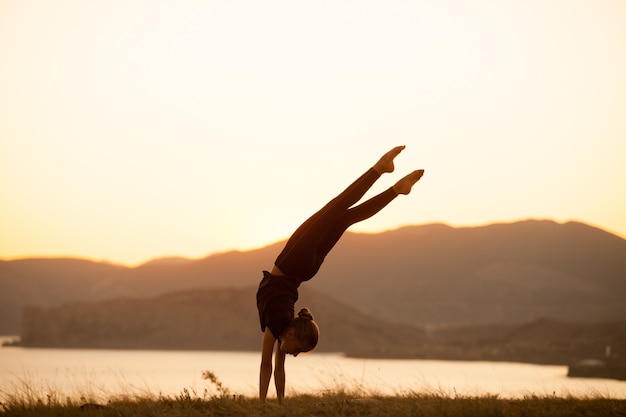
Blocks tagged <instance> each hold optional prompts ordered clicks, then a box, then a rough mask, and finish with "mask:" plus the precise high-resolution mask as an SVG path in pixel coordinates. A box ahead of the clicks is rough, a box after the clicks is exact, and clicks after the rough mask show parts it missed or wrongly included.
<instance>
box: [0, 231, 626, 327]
mask: <svg viewBox="0 0 626 417" xmlns="http://www.w3.org/2000/svg"><path fill="white" fill-rule="evenodd" d="M282 245H283V242H279V243H276V244H274V245H270V246H267V247H264V248H260V249H257V250H252V251H247V252H237V251H233V252H227V253H222V254H215V255H211V256H208V257H206V258H203V259H198V260H184V259H166V260H160V261H159V260H157V261H153V262H149V263H147V264H144V265H142V266H139V267H137V268H127V267H123V266H118V265H111V264H104V263H96V262H90V261H86V260H77V259H26V260H18V261H2V262H0V334H2V333H4V334H19V333H20V329H21V318H22V311H23V309H24V307H26V306H32V307H40V308H41V307H54V306H61V305H63V304H66V303H75V302H85V303H87V302H94V301H104V300H114V299H120V298H146V297H154V296H158V295H160V294H166V293H171V292H180V291H184V290H192V289H219V288H234V289H245V288H253V287H255V286H256V285H258V281H259V280H260V278H261V270H263V269H269V268H270V267H271V265H272V263H273V260H274V259H275V257H276V255H277V254H278V252H279V251H280V249H281V248H282ZM302 288H303V290H306V289H311V290H314V291H315V292H316V293H319V294H327V295H329V296H331V297H332V298H334V299H337V300H338V301H340V302H341V303H343V304H345V305H346V306H349V307H351V308H354V309H356V310H358V311H360V312H362V313H364V314H367V315H368V316H370V317H377V318H378V319H381V320H384V321H387V322H397V323H404V324H408V325H418V326H422V325H450V324H463V323H466V324H487V323H522V322H530V321H534V320H536V319H539V318H542V317H551V318H554V319H557V320H566V321H578V320H585V321H606V320H626V241H625V240H624V239H621V238H619V237H617V236H615V235H612V234H610V233H607V232H605V231H602V230H600V229H597V228H594V227H591V226H588V225H585V224H582V223H576V222H569V223H565V224H558V223H555V222H552V221H538V220H528V221H522V222H516V223H509V224H493V225H488V226H482V227H464V228H453V227H449V226H446V225H442V224H432V225H424V226H407V227H403V228H400V229H397V230H392V231H388V232H384V233H378V234H356V233H347V234H346V235H345V236H344V237H343V238H342V240H341V241H340V242H339V243H338V245H337V247H336V248H335V249H334V250H333V251H332V252H331V254H330V255H329V256H328V258H327V260H326V262H325V264H324V265H323V266H322V269H321V270H320V272H319V274H318V275H317V276H316V277H315V278H314V279H313V280H311V281H310V282H307V283H305V284H303V286H302ZM112 302H113V301H112ZM249 302H250V303H251V305H249V306H248V308H252V309H254V308H255V306H254V300H253V299H252V300H250V301H249ZM314 313H315V311H314Z"/></svg>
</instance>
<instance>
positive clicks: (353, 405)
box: [0, 392, 626, 417]
mask: <svg viewBox="0 0 626 417" xmlns="http://www.w3.org/2000/svg"><path fill="white" fill-rule="evenodd" d="M0 415H1V416H25V417H26V416H28V417H36V416H41V417H47V416H81V417H83V416H116V417H117V416H126V417H135V416H136V417H140V416H141V417H149V416H163V417H183V416H185V417H194V416H198V417H199V416H203V417H207V416H262V417H272V416H276V417H278V416H284V417H287V416H293V417H304V416H329V417H331V416H332V417H342V416H379V417H383V416H384V417H386V416H397V417H402V416H421V417H430V416H432V417H435V416H437V417H442V416H468V417H472V416H476V417H489V416H520V417H521V416H534V417H537V416H563V417H565V416H567V417H571V416H601V417H610V416H626V401H624V400H612V399H606V398H588V399H574V398H538V397H532V398H525V399H517V400H510V399H498V398H496V397H473V398H469V397H466V398H450V397H442V396H433V395H419V394H415V395H405V396H393V397H383V396H380V397H379V396H369V397H360V396H356V395H350V394H346V393H340V392H338V393H330V394H325V395H320V396H309V395H299V396H295V397H291V398H288V399H287V400H286V401H285V404H283V405H278V404H276V403H272V402H270V403H269V404H267V405H265V406H261V405H260V404H259V403H258V400H256V399H254V398H232V397H212V398H200V397H196V396H194V395H190V394H189V393H187V392H185V393H183V394H181V395H180V396H177V397H175V398H167V397H157V398H126V399H124V398H117V399H111V400H109V401H108V402H107V403H106V404H104V405H96V404H89V403H83V402H82V401H73V400H71V399H65V400H63V401H58V400H56V399H54V398H52V399H49V400H48V402H47V403H46V402H44V401H41V402H35V403H29V402H23V401H13V402H11V401H9V402H7V403H4V404H3V405H2V410H1V411H0Z"/></svg>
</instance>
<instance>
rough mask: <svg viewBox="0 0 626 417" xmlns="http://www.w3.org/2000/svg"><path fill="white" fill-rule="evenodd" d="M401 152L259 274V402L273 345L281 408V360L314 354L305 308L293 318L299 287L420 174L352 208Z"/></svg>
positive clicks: (313, 327)
mask: <svg viewBox="0 0 626 417" xmlns="http://www.w3.org/2000/svg"><path fill="white" fill-rule="evenodd" d="M403 149H404V146H397V147H395V148H393V149H392V150H390V151H389V152H387V153H386V154H385V155H383V156H382V158H380V160H379V161H378V162H377V163H376V164H374V166H373V167H372V168H370V169H369V170H367V172H365V173H364V174H363V175H361V177H359V178H358V179H357V180H356V181H355V182H353V183H352V184H351V185H350V186H349V187H348V188H346V189H345V190H344V191H343V192H342V193H341V194H339V195H338V196H337V197H335V198H334V199H333V200H331V201H330V202H329V203H328V204H326V205H325V206H324V207H323V208H322V209H321V210H320V211H318V212H317V213H315V214H314V215H313V216H311V217H310V218H309V219H308V220H306V221H305V222H304V223H303V224H302V225H301V226H300V227H299V228H298V229H297V230H296V231H295V232H294V234H293V235H292V236H291V237H290V238H289V240H288V241H287V243H286V245H285V248H284V249H283V251H282V252H281V253H280V254H279V255H278V257H277V258H276V261H275V262H274V266H273V268H272V271H271V272H268V271H263V279H262V280H261V283H260V284H259V289H258V291H257V307H258V309H259V318H260V320H261V330H262V331H263V332H264V334H263V345H262V352H261V371H260V377H259V397H260V400H261V402H262V403H265V400H266V397H267V391H268V388H269V383H270V380H271V378H272V354H273V353H274V347H275V345H276V341H278V349H276V353H275V355H274V356H275V357H274V384H275V385H276V393H277V396H278V402H279V403H282V401H283V398H284V396H285V366H284V365H285V355H286V354H290V355H293V356H298V354H299V353H301V352H308V351H310V350H313V348H315V346H316V345H317V341H318V339H319V328H318V327H317V324H316V323H315V321H313V315H312V314H311V312H310V311H309V309H307V308H303V309H301V310H300V312H299V313H298V317H295V318H294V312H295V302H296V301H297V299H298V287H299V286H300V284H301V283H302V282H304V281H308V280H310V279H311V278H313V276H314V275H315V274H316V273H317V271H318V270H319V268H320V266H321V265H322V262H323V261H324V258H325V257H326V255H327V254H328V252H330V250H331V249H332V248H333V246H335V244H336V243H337V241H338V240H339V238H340V237H341V235H342V234H343V233H344V232H345V231H346V229H348V227H350V226H351V225H353V224H354V223H357V222H360V221H362V220H365V219H367V218H369V217H371V216H373V215H374V214H376V213H378V212H379V211H380V210H381V209H382V208H383V207H385V206H386V205H387V204H389V203H390V202H391V201H392V200H393V199H394V198H396V197H397V196H398V194H409V192H410V191H411V187H412V186H413V184H415V183H416V182H417V181H418V180H419V179H420V178H421V177H422V175H423V174H424V170H422V169H420V170H417V171H413V172H412V173H410V174H409V175H407V176H405V177H404V178H402V179H401V180H399V181H398V182H397V183H396V184H395V185H394V186H393V187H390V188H389V189H387V190H386V191H383V192H382V193H380V194H378V195H377V196H375V197H372V198H371V199H369V200H367V201H365V202H363V203H361V204H359V205H357V206H354V207H352V206H353V205H354V204H356V203H357V202H358V201H359V200H360V199H361V198H362V197H363V196H364V195H365V193H366V192H367V190H369V188H370V187H371V186H372V185H373V184H374V182H376V180H377V179H378V178H380V176H381V175H382V174H384V173H386V172H393V170H394V163H393V160H394V158H395V157H396V156H397V155H398V154H399V153H400V152H402V150H403Z"/></svg>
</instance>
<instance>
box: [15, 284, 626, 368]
mask: <svg viewBox="0 0 626 417" xmlns="http://www.w3.org/2000/svg"><path fill="white" fill-rule="evenodd" d="M254 295H255V288H254V287H249V288H243V289H208V290H195V291H185V292H178V293H172V294H168V295H162V296H157V297H151V298H125V299H118V300H112V301H102V302H98V303H72V304H66V305H63V306H60V307H50V308H27V309H26V311H25V315H24V329H23V333H22V338H21V342H20V345H22V346H27V347H55V348H99V349H172V350H238V351H241V350H251V351H258V350H259V348H260V342H261V336H262V333H261V330H260V325H259V322H258V315H257V312H256V309H255V307H254V302H251V301H253V300H254ZM301 303H302V305H306V306H308V307H310V308H311V309H312V310H313V311H315V312H317V313H316V317H315V319H316V321H317V322H318V323H319V325H320V329H321V338H320V343H319V345H318V347H317V349H316V350H317V351H326V352H344V353H346V354H347V355H348V356H356V357H382V358H429V359H447V360H490V361H518V362H532V363H543V364H568V363H575V362H577V361H579V360H581V359H585V358H599V357H602V355H603V354H604V352H605V348H606V346H611V347H612V351H613V352H614V359H616V360H623V359H624V356H625V352H626V321H622V322H607V323H572V322H564V321H556V320H546V319H543V320H537V321H534V322H531V323H524V324H492V325H473V326H463V327H458V326H450V327H448V326H443V327H436V328H432V327H431V328H424V327H415V326H409V325H402V324H396V323H390V322H387V321H384V320H381V319H377V318H374V317H371V316H367V315H365V314H363V313H360V312H359V311H357V310H356V309H354V308H351V307H349V306H346V305H345V304H342V303H340V302H338V301H336V300H334V299H332V298H331V297H328V296H326V295H323V294H320V293H317V292H315V291H312V290H310V289H308V290H304V291H302V294H301Z"/></svg>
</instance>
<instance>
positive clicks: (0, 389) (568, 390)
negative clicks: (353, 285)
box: [0, 347, 626, 399]
mask: <svg viewBox="0 0 626 417" xmlns="http://www.w3.org/2000/svg"><path fill="white" fill-rule="evenodd" d="M259 364H260V353H256V352H213V351H154V350H145V351H140V350H95V349H94V350H85V349H32V348H28V349H27V348H20V347H2V348H0V393H2V394H4V395H6V394H7V393H9V394H22V395H29V393H30V394H32V393H35V395H37V396H39V397H42V398H46V396H47V395H48V394H49V393H50V394H52V393H54V394H55V395H60V396H62V397H61V398H64V397H65V396H71V397H76V398H80V397H85V398H108V397H111V396H116V395H124V394H125V395H159V394H163V395H167V396H176V395H179V394H181V393H183V391H184V390H185V389H186V390H188V391H189V392H191V393H194V392H195V393H197V395H198V396H203V395H204V393H205V391H206V392H207V393H208V394H209V395H213V394H218V392H217V390H216V387H215V385H214V384H213V383H211V382H210V381H207V380H204V379H203V377H202V373H203V371H211V372H213V373H214V374H215V375H216V376H217V378H218V379H219V380H220V381H221V382H222V384H223V385H224V386H225V387H226V388H228V389H229V391H230V392H231V393H232V394H236V395H244V396H256V395H257V393H258V378H259ZM286 374H287V395H293V394H297V393H320V392H323V391H336V390H338V389H341V388H345V389H346V390H360V391H362V392H364V393H381V394H402V393H412V392H415V393H437V394H442V395H447V396H456V395H462V396H475V395H486V394H492V395H498V396H500V397H502V398H521V397H525V396H531V395H537V396H552V395H556V396H561V397H566V396H575V397H588V396H602V397H605V398H606V397H608V398H618V399H626V382H623V381H615V380H608V379H583V378H580V379H579V378H568V377H567V376H566V375H567V367H565V366H543V365H529V364H519V363H499V362H466V361H459V362H456V361H433V360H382V359H352V358H346V357H344V356H342V355H340V354H326V353H310V354H303V355H299V356H298V357H297V358H293V357H288V358H287V363H286ZM272 390H273V386H272V387H271V389H270V393H271V394H272V396H274V393H273V392H272Z"/></svg>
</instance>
